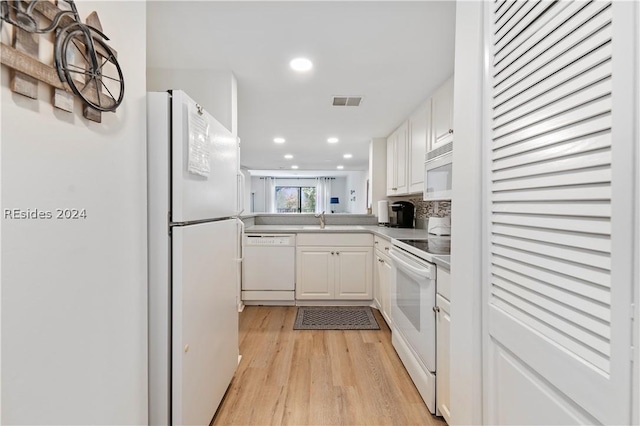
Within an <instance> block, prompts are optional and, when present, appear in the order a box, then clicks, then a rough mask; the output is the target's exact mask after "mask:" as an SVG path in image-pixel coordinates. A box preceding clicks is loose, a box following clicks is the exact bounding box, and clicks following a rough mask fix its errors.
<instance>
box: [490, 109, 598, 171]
mask: <svg viewBox="0 0 640 426" xmlns="http://www.w3.org/2000/svg"><path fill="white" fill-rule="evenodd" d="M610 129H611V116H610V115H609V114H608V113H603V114H600V115H598V116H596V117H595V118H588V119H586V120H584V121H581V122H579V123H576V124H572V125H570V126H567V127H565V128H559V129H554V133H553V135H554V137H553V138H550V137H548V135H547V134H546V133H543V134H541V135H538V136H534V137H529V138H527V139H526V140H517V139H515V138H513V139H512V140H510V141H508V142H511V143H510V144H509V145H511V146H509V145H506V144H504V143H501V144H500V145H498V146H495V145H494V149H493V152H492V153H491V155H492V157H493V159H494V160H498V159H500V158H505V157H509V156H512V155H516V154H520V153H522V152H527V151H531V150H534V149H539V148H542V147H545V146H551V145H554V144H557V143H561V142H566V141H577V140H583V139H586V138H590V137H592V136H595V135H607V137H608V138H610V137H611V136H610V135H608V131H609V130H610ZM503 142H504V141H503Z"/></svg>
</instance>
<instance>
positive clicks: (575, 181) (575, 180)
mask: <svg viewBox="0 0 640 426" xmlns="http://www.w3.org/2000/svg"><path fill="white" fill-rule="evenodd" d="M610 181H611V169H610V168H608V167H605V168H599V169H594V170H591V169H587V170H577V171H570V172H565V173H556V174H551V175H546V176H535V177H527V178H522V179H510V180H501V181H496V182H494V184H493V186H494V190H495V191H508V190H517V189H525V188H549V187H554V186H567V185H584V184H590V183H606V182H610Z"/></svg>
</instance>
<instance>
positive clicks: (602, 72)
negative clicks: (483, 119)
mask: <svg viewBox="0 0 640 426" xmlns="http://www.w3.org/2000/svg"><path fill="white" fill-rule="evenodd" d="M610 59H611V58H610V55H609V52H607V50H606V49H599V50H598V51H597V52H594V53H593V54H592V55H589V56H587V57H585V58H581V59H580V60H578V61H576V62H574V63H573V64H571V65H569V66H567V67H566V68H563V69H562V70H560V71H558V72H557V73H556V74H554V75H552V76H550V77H549V78H547V79H545V80H543V81H540V82H539V83H537V84H535V85H534V86H531V87H529V88H527V89H526V90H525V91H524V92H521V93H518V96H514V97H512V98H511V99H509V100H507V101H505V102H503V103H501V104H499V105H496V106H495V110H494V119H495V120H496V125H500V124H502V123H505V122H508V121H510V120H511V119H512V117H510V116H509V115H511V114H509V113H512V112H514V110H517V109H519V108H521V107H526V106H527V104H529V103H531V102H533V101H537V100H538V97H539V96H541V95H544V94H546V93H547V92H549V91H551V90H555V91H556V92H557V93H558V98H561V97H564V96H567V95H569V94H571V93H572V92H574V91H578V90H583V89H584V88H586V87H588V86H590V85H592V84H594V83H597V82H598V81H601V80H603V79H606V78H609V76H610V75H611V60H610ZM531 109H533V108H531ZM507 114H509V115H507ZM514 114H517V112H514ZM505 115H507V116H506V117H505Z"/></svg>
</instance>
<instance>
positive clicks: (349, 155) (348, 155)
mask: <svg viewBox="0 0 640 426" xmlns="http://www.w3.org/2000/svg"><path fill="white" fill-rule="evenodd" d="M342 157H343V158H352V157H353V155H352V154H345V155H343V156H342Z"/></svg>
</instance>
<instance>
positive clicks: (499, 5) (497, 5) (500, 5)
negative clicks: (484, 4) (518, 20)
mask: <svg viewBox="0 0 640 426" xmlns="http://www.w3.org/2000/svg"><path fill="white" fill-rule="evenodd" d="M506 3H508V2H507V1H506V0H505V1H498V0H496V2H495V13H499V12H500V10H501V9H502V8H503V7H504V5H505V4H506Z"/></svg>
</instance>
